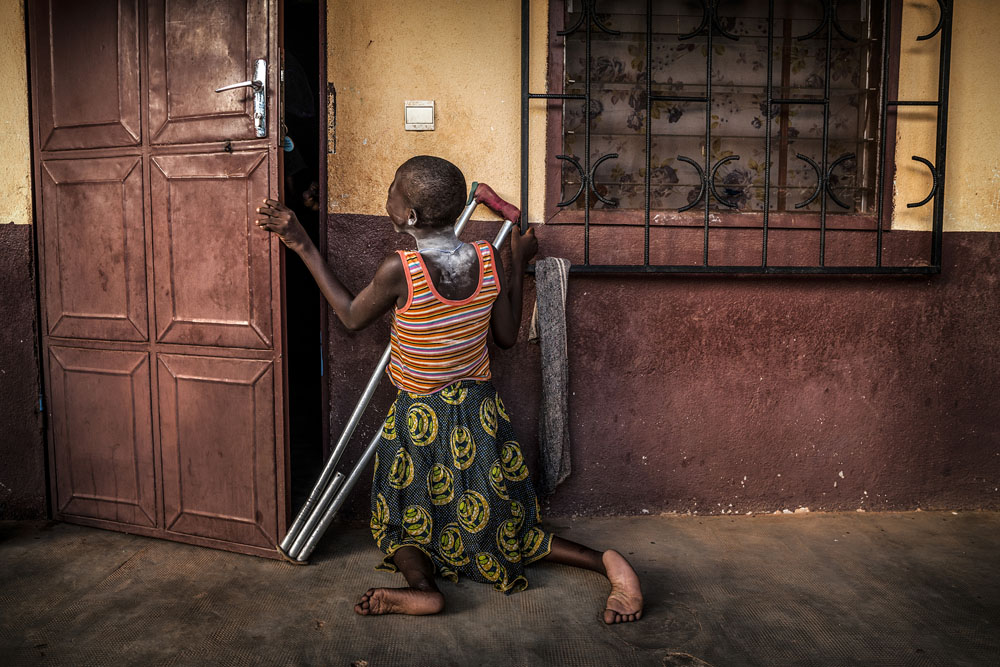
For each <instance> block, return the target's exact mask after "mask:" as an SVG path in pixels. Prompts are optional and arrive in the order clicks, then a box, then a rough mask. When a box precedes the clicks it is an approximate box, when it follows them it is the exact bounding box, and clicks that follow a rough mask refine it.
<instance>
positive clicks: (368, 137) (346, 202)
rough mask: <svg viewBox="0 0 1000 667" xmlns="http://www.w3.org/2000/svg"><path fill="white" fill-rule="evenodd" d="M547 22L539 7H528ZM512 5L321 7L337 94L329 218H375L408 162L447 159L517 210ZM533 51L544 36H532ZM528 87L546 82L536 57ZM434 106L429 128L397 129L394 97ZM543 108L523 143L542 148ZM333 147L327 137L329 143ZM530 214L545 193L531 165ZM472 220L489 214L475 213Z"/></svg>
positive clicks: (438, 2)
mask: <svg viewBox="0 0 1000 667" xmlns="http://www.w3.org/2000/svg"><path fill="white" fill-rule="evenodd" d="M532 5H533V7H532V15H533V18H534V20H533V25H538V26H546V25H547V23H546V18H545V17H546V14H547V11H548V9H547V3H546V2H540V1H537V0H536V2H533V3H532ZM520 16H521V3H520V2H516V1H515V0H487V1H477V2H468V1H467V0H422V1H419V2H417V1H414V0H367V1H366V2H356V1H354V0H330V2H329V4H328V26H329V28H328V37H329V40H328V67H329V69H328V78H329V80H330V81H331V82H332V83H333V84H334V86H335V88H336V92H337V119H336V154H334V155H331V156H330V159H329V169H330V176H329V192H330V198H329V202H328V208H329V210H330V212H332V213H368V214H378V215H384V214H385V208H384V206H385V194H386V190H387V189H388V187H389V183H390V182H392V177H393V174H394V173H395V171H396V167H398V166H399V165H400V164H401V163H402V162H404V161H405V160H406V159H408V158H410V157H412V156H414V155H420V154H430V155H438V156H440V157H443V158H446V159H448V160H451V161H452V162H454V163H455V164H457V165H458V166H459V168H461V169H462V171H463V172H464V173H465V177H466V180H468V181H470V182H471V181H480V182H483V183H488V184H489V185H491V186H492V187H493V189H494V190H496V191H497V193H498V194H499V195H500V196H501V197H503V198H505V199H507V200H508V201H510V202H512V203H514V204H515V205H518V203H519V201H520V169H521V167H520V155H521V18H520ZM533 32H534V33H535V34H534V35H532V40H531V41H532V43H533V45H534V48H533V52H534V53H538V54H542V55H544V53H545V39H546V35H545V34H544V33H543V31H542V30H535V31H533ZM533 64H534V67H533V68H532V78H533V81H532V85H533V86H534V89H535V90H538V89H541V88H542V86H543V85H544V77H545V62H544V60H543V58H535V59H534V63H533ZM425 99H433V100H434V101H435V104H436V105H437V109H436V114H437V116H436V121H437V122H436V129H435V130H434V131H432V132H407V131H405V130H404V129H403V102H404V100H425ZM544 115H545V114H544V111H543V110H542V108H541V106H540V105H539V106H537V107H536V111H535V116H534V117H533V118H532V127H533V129H534V131H533V132H532V141H531V145H532V146H533V147H537V148H536V150H538V151H539V152H538V153H537V155H538V156H539V158H541V156H542V155H543V153H542V152H541V151H542V150H543V147H544V145H545V134H544V133H545V118H544ZM332 147H333V142H332V141H331V148H332ZM536 164H537V165H538V166H539V169H537V170H535V174H534V178H533V179H532V184H531V185H530V187H529V193H530V194H531V195H532V197H531V200H532V201H531V203H530V204H529V219H531V220H532V221H534V220H536V219H537V218H538V217H539V214H538V213H536V211H539V212H540V211H541V202H542V197H543V195H544V192H543V189H542V187H543V186H542V183H543V181H542V180H541V177H542V174H543V172H542V165H541V161H540V160H539V161H538V162H537V163H536ZM476 217H477V218H482V219H487V218H489V217H490V216H489V214H488V213H486V212H485V211H484V210H483V209H480V211H479V213H477V216H476Z"/></svg>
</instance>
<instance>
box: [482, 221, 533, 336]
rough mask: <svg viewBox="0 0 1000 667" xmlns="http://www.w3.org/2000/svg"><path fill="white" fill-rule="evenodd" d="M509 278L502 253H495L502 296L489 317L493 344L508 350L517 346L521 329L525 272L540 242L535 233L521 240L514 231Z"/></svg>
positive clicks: (530, 228) (512, 233) (529, 229)
mask: <svg viewBox="0 0 1000 667" xmlns="http://www.w3.org/2000/svg"><path fill="white" fill-rule="evenodd" d="M510 251H511V253H510V254H511V262H510V275H509V277H504V275H503V265H502V264H501V263H500V260H499V257H500V253H498V252H496V250H495V249H494V253H493V257H494V260H495V261H496V263H497V266H495V267H494V273H495V274H496V276H497V280H498V281H499V284H500V294H499V295H498V296H497V300H496V302H494V304H493V313H492V315H491V316H490V328H491V330H492V332H493V342H494V343H496V344H497V345H498V346H499V347H501V348H503V349H505V350H506V349H507V348H510V347H514V343H516V342H517V332H518V331H520V329H521V297H522V285H523V283H524V270H525V268H526V267H527V266H528V260H530V259H531V258H532V257H534V256H535V253H536V252H538V239H536V238H535V230H534V228H533V227H529V228H528V231H527V232H525V233H524V235H523V236H522V235H521V234H520V233H519V231H518V228H517V227H515V228H513V229H512V230H511V232H510Z"/></svg>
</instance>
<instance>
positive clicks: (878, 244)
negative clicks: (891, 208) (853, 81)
mask: <svg viewBox="0 0 1000 667" xmlns="http://www.w3.org/2000/svg"><path fill="white" fill-rule="evenodd" d="M890 19H891V15H890V8H889V0H882V43H881V47H882V76H881V78H880V82H879V85H880V86H881V87H882V93H881V94H880V95H879V102H880V105H879V106H881V107H882V108H881V109H880V111H879V113H880V116H881V118H880V120H879V143H878V169H877V170H876V178H878V179H879V185H880V186H881V187H879V188H878V195H877V198H876V201H875V211H876V213H875V217H876V222H875V224H876V227H875V229H876V231H875V266H882V218H883V215H884V206H883V202H884V201H885V194H886V193H885V188H886V182H885V181H886V179H885V177H883V175H882V174H883V172H884V171H885V136H886V131H887V130H886V127H887V126H886V123H887V122H888V119H887V116H888V110H889V105H888V103H887V100H888V99H889V21H890Z"/></svg>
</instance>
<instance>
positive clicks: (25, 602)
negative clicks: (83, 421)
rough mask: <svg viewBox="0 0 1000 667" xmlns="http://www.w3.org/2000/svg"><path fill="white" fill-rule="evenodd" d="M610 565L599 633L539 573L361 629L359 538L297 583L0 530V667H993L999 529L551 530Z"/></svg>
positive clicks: (582, 584)
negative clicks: (600, 551)
mask: <svg viewBox="0 0 1000 667" xmlns="http://www.w3.org/2000/svg"><path fill="white" fill-rule="evenodd" d="M547 525H548V527H549V528H550V529H552V530H555V531H557V532H558V533H559V534H561V535H563V536H565V537H568V538H570V539H573V540H577V541H580V542H584V543H586V544H590V545H592V546H595V547H605V548H606V547H610V546H616V547H617V548H619V549H620V550H621V551H623V552H624V553H627V554H629V558H630V559H631V560H632V563H633V564H634V565H635V566H636V568H637V570H638V571H639V573H640V576H642V578H643V581H644V588H645V594H646V599H647V606H646V612H645V616H644V617H643V620H642V621H640V622H638V623H634V624H630V625H620V626H612V627H608V626H605V625H603V624H602V623H601V622H599V620H598V617H599V614H600V611H601V609H602V608H603V601H604V597H605V596H606V594H607V590H606V589H607V586H606V583H605V582H604V580H603V579H602V578H601V577H600V576H598V575H597V574H595V573H592V572H584V571H577V570H572V569H569V568H565V567H561V566H555V565H550V564H545V563H541V564H538V565H535V566H532V568H531V569H530V570H529V572H528V573H529V578H530V580H531V587H530V588H529V589H528V590H527V591H525V592H523V593H516V594H514V595H511V596H509V597H506V596H504V595H502V594H500V593H497V592H495V591H493V590H492V589H491V588H490V587H488V586H484V585H480V584H475V583H472V582H467V581H466V582H461V583H459V584H451V583H448V582H442V584H441V585H442V590H443V591H444V593H445V596H446V598H447V601H448V602H447V604H448V608H447V610H446V611H445V613H444V614H441V615H439V616H432V617H419V618H412V617H409V618H408V617H399V616H394V617H389V616H386V617H378V618H364V617H360V616H357V615H355V614H354V613H353V611H351V607H352V605H353V603H354V601H355V598H356V597H357V595H358V594H359V593H360V592H362V591H363V590H364V589H366V588H367V587H369V586H379V585H390V586H391V585H400V584H401V582H402V578H401V577H400V576H399V575H398V574H389V573H383V572H376V571H374V570H373V569H372V568H373V566H374V565H375V564H376V563H377V562H378V561H379V554H378V552H377V550H376V549H375V547H374V545H373V543H372V541H371V538H370V536H369V535H368V534H367V531H366V530H365V529H363V528H344V527H341V528H339V529H338V530H337V531H336V532H331V534H330V535H328V536H327V538H326V539H325V541H324V542H323V544H322V546H321V547H320V549H319V550H318V551H317V553H316V554H315V555H314V558H313V565H311V566H310V567H294V566H291V565H288V564H285V563H281V562H277V561H268V560H265V559H261V558H255V557H251V556H239V555H235V554H229V553H223V552H218V551H212V550H209V549H202V548H197V547H191V546H185V545H181V544H173V543H170V542H162V541H158V540H152V539H146V538H141V537H134V536H129V535H123V534H118V533H112V532H106V531H101V530H94V529H89V528H82V527H77V526H71V525H67V524H54V523H46V524H43V523H11V522H7V523H0V664H3V665H22V664H24V665H33V664H42V665H45V664H65V665H80V666H83V665H106V664H114V665H123V664H136V665H194V664H212V665H254V664H261V665H362V666H363V665H368V666H370V667H382V666H396V665H406V666H411V665H435V666H437V665H456V666H461V667H465V666H467V665H491V666H492V665H503V666H505V667H506V666H510V665H559V666H560V667H562V666H569V665H588V666H589V665H600V666H602V667H603V666H617V665H657V666H661V665H705V664H709V665H716V666H722V665H836V666H838V667H839V666H841V665H947V666H949V667H950V666H958V665H998V664H1000V567H998V566H1000V513H986V512H976V513H961V514H958V515H955V514H952V513H951V512H917V513H904V514H875V513H868V514H854V513H852V514H815V513H814V514H808V515H795V516H770V515H767V516H754V517H727V516H716V517H697V516H693V517H691V516H664V517H630V518H601V519H554V520H551V521H550V522H549V523H548V524H547Z"/></svg>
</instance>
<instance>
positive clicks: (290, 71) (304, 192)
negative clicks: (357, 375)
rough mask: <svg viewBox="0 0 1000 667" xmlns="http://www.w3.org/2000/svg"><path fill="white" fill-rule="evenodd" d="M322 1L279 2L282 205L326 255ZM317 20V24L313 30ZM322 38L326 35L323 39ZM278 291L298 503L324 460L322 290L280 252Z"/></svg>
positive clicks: (292, 259)
mask: <svg viewBox="0 0 1000 667" xmlns="http://www.w3.org/2000/svg"><path fill="white" fill-rule="evenodd" d="M325 4H326V3H324V2H319V1H318V0H285V5H284V23H283V30H284V35H283V36H284V45H285V46H284V49H285V96H284V100H285V125H286V127H287V134H286V136H287V137H288V139H290V140H291V141H290V143H289V142H288V141H286V142H285V145H284V150H285V152H284V158H285V161H284V165H285V169H284V179H285V180H284V187H285V197H284V201H285V203H286V204H287V205H288V206H289V207H290V208H291V209H292V210H294V211H295V213H296V215H298V217H299V220H301V221H302V224H303V226H304V227H305V228H306V230H307V231H308V232H309V235H310V237H311V238H312V240H313V243H315V244H316V245H317V247H319V249H320V252H323V253H324V254H325V252H324V251H325V249H324V247H323V244H322V241H324V238H323V237H324V235H323V234H321V230H320V227H321V224H322V223H323V221H324V220H325V216H323V214H322V212H323V207H324V205H325V202H324V201H323V200H322V199H321V197H320V194H321V190H322V191H325V188H321V187H320V184H321V183H322V181H323V176H324V175H325V172H326V170H325V169H321V166H322V155H321V153H322V144H323V142H322V140H321V134H320V116H321V114H320V111H321V109H320V99H321V95H322V91H323V89H324V86H323V85H322V82H321V75H325V70H326V68H325V67H324V66H323V64H324V63H323V62H322V61H321V59H324V58H325V57H326V54H325V53H324V52H323V50H322V49H321V48H320V31H321V30H322V29H323V26H325V24H326V21H325V16H323V12H325ZM317 26H319V29H317ZM323 41H324V42H325V40H323ZM285 289H286V304H287V309H288V310H287V337H288V348H287V350H288V352H287V362H288V407H289V413H288V417H289V436H290V459H291V507H292V510H293V511H294V510H295V509H296V508H298V507H300V506H301V505H302V503H303V502H304V501H305V497H306V495H307V494H308V492H309V489H310V488H311V486H312V483H313V482H314V481H315V477H316V475H317V474H318V471H319V469H320V466H321V465H322V460H323V423H324V420H325V417H324V414H325V412H324V405H323V370H324V369H323V346H322V340H321V335H322V325H321V314H322V309H321V298H322V297H321V296H320V293H319V290H318V288H317V287H316V284H315V282H314V281H313V279H312V276H311V275H310V274H309V271H308V270H307V269H306V268H305V265H304V264H303V263H302V262H301V261H300V260H299V258H298V257H296V256H295V255H294V254H291V253H288V254H286V263H285Z"/></svg>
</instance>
